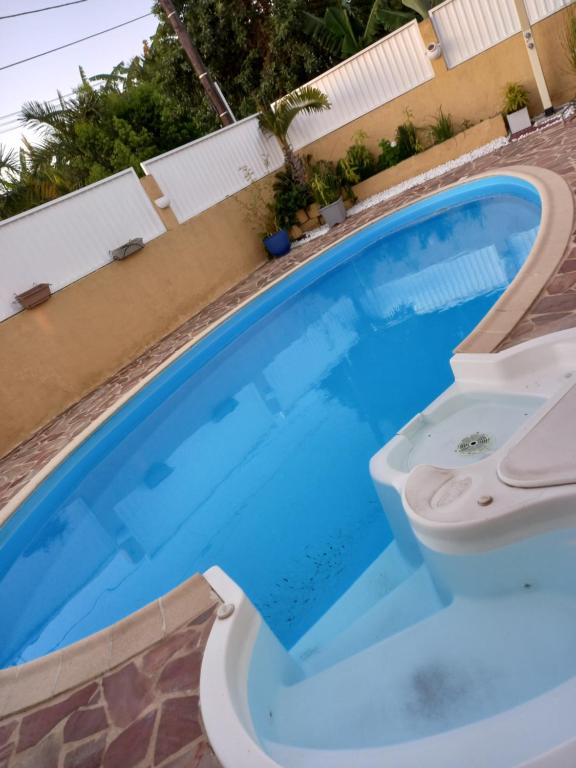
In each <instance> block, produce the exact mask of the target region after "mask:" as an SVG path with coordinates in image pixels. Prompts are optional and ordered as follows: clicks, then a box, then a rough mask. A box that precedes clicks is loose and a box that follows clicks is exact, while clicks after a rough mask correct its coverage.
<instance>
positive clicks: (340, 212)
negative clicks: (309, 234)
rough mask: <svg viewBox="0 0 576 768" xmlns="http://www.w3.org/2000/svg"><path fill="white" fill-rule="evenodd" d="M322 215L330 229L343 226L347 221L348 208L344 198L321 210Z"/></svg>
mask: <svg viewBox="0 0 576 768" xmlns="http://www.w3.org/2000/svg"><path fill="white" fill-rule="evenodd" d="M320 215H321V216H322V218H323V219H324V221H325V222H326V224H328V226H329V227H334V226H336V224H342V222H343V221H346V207H345V205H344V201H343V200H342V198H341V197H339V198H338V200H336V202H335V203H330V205H327V206H326V207H324V208H320Z"/></svg>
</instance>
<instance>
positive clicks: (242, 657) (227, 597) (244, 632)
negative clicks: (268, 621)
mask: <svg viewBox="0 0 576 768" xmlns="http://www.w3.org/2000/svg"><path fill="white" fill-rule="evenodd" d="M204 578H205V579H206V581H207V582H208V583H209V584H210V586H211V587H212V589H213V590H214V592H216V594H217V595H218V596H219V597H220V599H221V600H222V602H223V604H224V605H232V606H234V612H233V613H232V615H231V616H229V617H228V618H226V619H220V618H217V619H216V621H215V622H214V625H213V627H212V630H211V632H210V636H209V638H208V642H207V644H206V648H205V650H204V656H203V658H202V669H201V673H200V709H201V712H202V720H203V722H204V727H205V729H206V734H207V736H208V741H209V742H210V744H211V745H212V748H213V749H214V750H215V751H216V754H217V755H218V759H219V760H220V762H221V763H222V765H223V766H224V768H232V767H233V768H281V767H280V766H279V764H278V763H276V762H275V761H274V760H272V758H270V757H269V756H268V755H267V754H266V753H265V752H264V751H263V750H262V748H261V747H260V746H259V744H258V741H257V737H256V733H255V731H254V726H253V724H252V717H251V715H250V707H249V703H248V674H249V670H250V664H251V662H252V653H253V649H254V644H255V643H256V639H257V637H258V633H259V631H260V628H261V626H262V618H261V616H260V614H259V613H258V611H257V610H256V608H255V607H254V606H253V605H252V603H251V602H250V600H249V599H248V597H246V595H245V594H244V592H243V591H242V590H241V589H240V587H239V586H238V585H237V584H236V583H235V582H234V581H233V580H232V579H231V578H230V577H229V576H228V575H227V574H226V573H224V571H223V570H222V569H221V568H218V567H217V566H214V567H213V568H210V569H209V570H208V571H206V573H205V574H204Z"/></svg>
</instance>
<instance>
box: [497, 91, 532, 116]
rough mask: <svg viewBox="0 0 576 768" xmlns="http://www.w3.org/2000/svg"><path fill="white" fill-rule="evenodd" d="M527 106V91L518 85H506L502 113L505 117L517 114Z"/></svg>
mask: <svg viewBox="0 0 576 768" xmlns="http://www.w3.org/2000/svg"><path fill="white" fill-rule="evenodd" d="M527 106H528V91H527V90H526V88H524V86H523V85H521V84H520V83H508V84H507V85H506V87H505V89H504V104H503V106H502V111H503V112H504V114H505V115H510V114H512V112H517V111H518V110H519V109H524V107H527Z"/></svg>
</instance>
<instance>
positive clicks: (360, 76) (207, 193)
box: [142, 21, 434, 222]
mask: <svg viewBox="0 0 576 768" xmlns="http://www.w3.org/2000/svg"><path fill="white" fill-rule="evenodd" d="M433 77H434V71H433V69H432V65H431V64H430V62H429V61H428V59H427V58H426V55H425V46H424V42H423V41H422V37H421V35H420V31H419V29H418V24H417V23H416V22H415V21H414V22H411V23H410V24H407V25H406V26H404V27H402V28H401V29H399V30H398V31H397V32H394V33H393V34H391V35H388V37H385V38H383V39H382V40H379V41H378V42H377V43H374V45H372V46H370V47H369V48H367V49H365V50H363V51H361V52H360V53H358V54H356V56H353V57H352V58H351V59H347V60H346V61H345V62H343V63H342V64H339V65H338V66H336V67H334V68H333V69H331V70H329V71H328V72H325V73H324V74H323V75H321V76H320V77H318V78H316V79H315V80H313V81H311V83H309V85H314V86H316V87H317V88H320V90H322V91H324V92H325V93H326V94H327V95H328V97H329V98H330V101H331V103H332V107H331V109H330V110H328V111H326V112H321V113H315V114H312V115H300V116H298V117H297V118H296V120H295V121H294V123H293V124H292V127H291V129H290V141H291V142H292V144H293V145H294V147H295V148H296V149H300V148H302V147H303V146H305V145H306V144H309V143H310V142H312V141H314V140H315V139H318V138H320V137H321V136H325V135H326V134H328V133H331V132H332V131H334V130H336V128H340V127H341V126H342V125H344V124H346V123H349V122H351V121H352V120H354V119H356V118H357V117H360V116H361V115H364V114H366V113H367V112H370V111H371V110H373V109H375V108H376V107H379V106H381V105H382V104H385V103H386V102H388V101H391V100H392V99H395V98H396V97H397V96H400V95H401V94H403V93H407V92H408V91H410V90H412V89H413V88H415V87H416V86H418V85H421V84H422V83H424V82H426V81H427V80H430V79H431V78H433ZM282 162H283V161H282V153H281V152H280V150H279V148H278V144H277V142H276V140H275V139H274V138H273V137H271V136H265V135H263V134H262V132H261V131H260V130H259V128H258V120H257V118H256V116H253V117H249V118H246V119H245V120H242V121H240V122H238V123H234V124H233V125H230V126H228V127H227V128H223V129H220V130H219V131H215V132H214V133H211V134H209V135H208V136H204V137H203V138H201V139H198V140H197V141H193V142H191V143H190V144H186V145H185V146H183V147H179V148H178V149H175V150H172V151H171V152H167V153H166V154H164V155H160V156H159V157H155V158H153V159H152V160H147V161H146V162H145V163H142V166H143V167H144V169H145V171H146V172H147V173H151V174H152V175H153V176H154V178H155V179H156V181H157V182H158V184H159V185H160V188H161V190H162V192H163V193H164V195H166V197H168V199H169V200H170V205H171V208H172V210H173V211H174V213H175V215H176V218H177V219H178V221H179V222H182V221H185V220H186V219H189V218H190V217H191V216H195V215H196V214H198V213H201V212H202V211H204V210H206V209H207V208H210V207H211V206H212V205H215V204H216V203H218V202H220V201H221V200H224V199H225V198H226V197H229V196H230V195H233V194H235V193H236V192H239V191H240V190H241V189H243V188H244V187H246V186H247V185H248V184H247V181H246V178H245V176H244V174H243V171H242V168H244V167H249V168H250V169H251V171H252V173H253V174H254V178H256V179H259V178H262V177H263V176H265V175H266V174H267V173H271V172H272V171H275V170H278V168H280V166H281V165H282Z"/></svg>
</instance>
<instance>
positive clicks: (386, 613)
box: [299, 566, 444, 676]
mask: <svg viewBox="0 0 576 768" xmlns="http://www.w3.org/2000/svg"><path fill="white" fill-rule="evenodd" d="M443 607H444V605H443V603H442V601H441V600H440V598H439V596H438V593H437V591H436V588H435V587H434V584H433V583H432V580H431V579H430V575H429V573H428V570H427V569H426V568H425V567H424V566H422V567H420V568H418V569H417V570H416V571H415V572H414V573H413V574H412V575H411V576H409V577H408V578H407V579H406V580H405V581H403V582H401V583H400V584H399V585H398V586H397V587H396V588H395V589H394V590H393V591H392V592H390V593H389V594H387V595H384V597H381V598H380V599H379V600H378V601H377V602H375V603H374V604H373V605H372V606H371V608H369V609H368V610H367V611H366V612H365V613H364V614H362V615H361V616H359V617H358V618H357V619H356V620H355V621H353V622H352V623H351V624H349V625H348V626H347V627H346V628H344V629H343V630H342V631H341V632H340V633H339V634H337V635H336V636H335V637H333V638H332V639H331V640H329V641H328V642H326V643H325V644H323V645H322V646H320V647H317V648H315V649H314V650H313V651H312V652H310V651H309V652H308V653H307V654H305V655H304V658H302V657H301V658H300V659H299V662H300V665H301V666H302V668H303V670H304V672H305V674H306V675H307V676H310V675H314V674H316V673H318V672H320V671H322V670H324V669H327V668H328V667H331V666H332V665H334V664H337V663H338V662H340V661H342V660H343V659H347V658H348V657H349V656H353V655H354V654H357V653H359V652H361V651H363V650H364V649H366V648H369V647H370V646H371V645H374V644H375V643H378V642H380V641H381V640H384V639H385V638H387V637H390V636H391V635H394V634H395V633H397V632H401V631H402V630H403V629H406V628H407V627H410V626H412V625H414V624H417V623H418V622H420V621H422V620H423V619H425V618H427V617H428V616H432V615H433V614H434V613H436V612H437V611H440V610H441V609H442V608H443ZM303 639H304V638H303Z"/></svg>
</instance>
